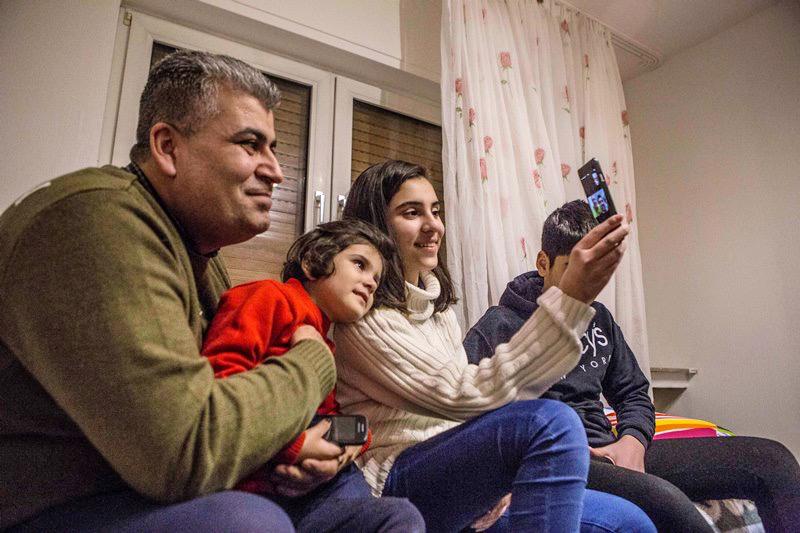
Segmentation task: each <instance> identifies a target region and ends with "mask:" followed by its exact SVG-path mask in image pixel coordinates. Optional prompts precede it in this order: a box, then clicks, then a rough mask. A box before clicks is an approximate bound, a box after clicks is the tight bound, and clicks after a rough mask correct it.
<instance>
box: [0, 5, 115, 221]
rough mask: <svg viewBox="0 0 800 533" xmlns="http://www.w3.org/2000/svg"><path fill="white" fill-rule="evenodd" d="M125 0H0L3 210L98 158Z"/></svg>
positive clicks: (0, 198) (0, 188)
mask: <svg viewBox="0 0 800 533" xmlns="http://www.w3.org/2000/svg"><path fill="white" fill-rule="evenodd" d="M118 14H119V1H118V0H117V1H113V0H36V1H35V2H28V1H3V2H0V79H2V93H1V94H2V98H0V117H2V123H1V124H0V212H2V211H3V210H5V208H6V207H7V206H8V205H10V204H11V202H13V201H14V200H15V199H16V198H17V197H19V196H20V195H22V194H23V193H25V192H27V191H28V190H29V189H31V188H32V187H33V186H34V185H36V184H38V183H41V182H43V181H46V180H48V179H50V178H52V177H54V176H58V175H60V174H64V173H66V172H69V171H71V170H76V169H79V168H82V167H86V166H92V165H96V164H97V162H98V149H99V145H100V133H101V129H102V125H103V113H104V110H105V105H106V94H107V91H108V82H109V76H110V74H111V56H112V52H113V48H114V34H115V31H116V23H117V16H118Z"/></svg>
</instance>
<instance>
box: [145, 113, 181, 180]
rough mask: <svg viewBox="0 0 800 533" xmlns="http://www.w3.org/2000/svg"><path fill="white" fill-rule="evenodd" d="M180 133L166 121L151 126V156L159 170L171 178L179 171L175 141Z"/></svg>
mask: <svg viewBox="0 0 800 533" xmlns="http://www.w3.org/2000/svg"><path fill="white" fill-rule="evenodd" d="M178 135H179V133H178V132H177V131H176V130H175V128H173V127H172V126H170V125H169V124H167V123H165V122H159V123H157V124H155V125H154V126H153V127H152V128H150V157H151V158H152V159H153V163H155V165H156V166H157V167H158V170H159V171H160V172H161V173H162V174H164V175H165V176H169V177H170V178H172V177H175V175H176V174H177V173H178V170H177V166H176V165H175V143H176V140H177V139H176V137H177V136H178Z"/></svg>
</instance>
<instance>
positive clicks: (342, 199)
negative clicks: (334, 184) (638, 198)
mask: <svg viewBox="0 0 800 533" xmlns="http://www.w3.org/2000/svg"><path fill="white" fill-rule="evenodd" d="M346 205H347V195H346V194H340V195H339V196H337V197H336V206H337V208H336V220H342V215H343V214H344V206H346Z"/></svg>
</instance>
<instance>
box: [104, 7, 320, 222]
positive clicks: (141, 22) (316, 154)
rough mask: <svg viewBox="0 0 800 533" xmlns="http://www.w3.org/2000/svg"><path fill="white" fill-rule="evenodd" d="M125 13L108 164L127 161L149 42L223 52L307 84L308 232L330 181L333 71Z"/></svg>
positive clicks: (131, 144)
mask: <svg viewBox="0 0 800 533" xmlns="http://www.w3.org/2000/svg"><path fill="white" fill-rule="evenodd" d="M126 12H127V13H130V14H131V17H130V29H129V34H128V43H127V47H126V49H125V53H124V56H122V61H124V67H123V69H122V81H121V84H120V90H119V104H118V111H117V114H116V125H115V127H114V133H113V141H112V143H111V144H112V149H111V154H110V161H111V164H113V165H117V166H123V165H126V164H127V163H128V162H129V158H128V152H129V151H130V148H131V146H133V144H134V143H135V140H136V124H137V122H138V115H139V98H140V96H141V93H142V91H143V90H144V86H145V83H146V82H147V75H148V73H149V70H150V57H151V52H152V48H153V43H154V42H160V43H164V44H166V45H169V46H175V47H179V48H187V49H193V50H204V51H208V52H213V53H220V54H227V55H230V56H232V57H236V58H238V59H241V60H242V61H245V62H246V63H249V64H250V65H252V66H254V67H255V68H257V69H259V70H261V71H263V72H265V73H266V74H267V75H270V74H272V75H275V76H278V77H281V78H284V79H287V80H290V81H293V82H296V83H301V84H304V85H307V86H309V87H310V88H311V106H310V109H309V136H308V155H307V175H306V183H305V187H306V191H305V198H304V200H305V205H304V208H305V209H304V213H305V214H304V218H303V229H304V231H308V230H309V229H311V228H313V227H314V225H315V223H317V222H318V220H317V219H316V216H317V210H315V209H312V208H310V207H311V206H314V205H315V191H327V190H329V188H330V183H331V168H332V161H331V157H332V156H331V146H332V145H333V117H334V105H333V103H334V94H335V77H334V75H333V73H332V72H329V71H325V70H322V69H319V68H315V67H312V66H310V65H306V64H304V63H300V62H298V61H294V60H292V59H288V58H285V57H282V56H278V55H275V54H272V53H269V52H266V51H264V50H260V49H257V48H253V47H250V46H247V45H244V44H241V43H238V42H234V41H231V40H228V39H224V38H222V37H218V36H216V35H212V34H209V33H205V32H202V31H199V30H195V29H192V28H187V27H185V26H181V25H179V24H176V23H173V22H169V21H166V20H163V19H159V18H156V17H152V16H150V15H146V14H144V13H140V12H137V11H134V10H126ZM121 55H122V54H121ZM278 142H279V143H280V139H278Z"/></svg>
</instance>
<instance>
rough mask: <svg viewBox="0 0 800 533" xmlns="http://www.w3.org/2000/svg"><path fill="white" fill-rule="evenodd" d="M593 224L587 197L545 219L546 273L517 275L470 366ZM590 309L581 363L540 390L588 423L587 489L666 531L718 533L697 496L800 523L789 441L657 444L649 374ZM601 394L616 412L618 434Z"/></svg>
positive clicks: (530, 307) (489, 317) (773, 520)
mask: <svg viewBox="0 0 800 533" xmlns="http://www.w3.org/2000/svg"><path fill="white" fill-rule="evenodd" d="M595 225H596V221H595V220H594V218H593V217H592V213H591V211H590V209H589V206H588V205H587V204H586V203H585V202H583V201H581V200H575V201H573V202H569V203H567V204H565V205H564V206H562V207H560V208H559V209H556V210H555V211H554V212H553V213H551V214H550V216H548V217H547V219H546V220H545V222H544V227H543V230H542V250H541V251H540V252H539V253H538V255H537V257H536V267H537V269H538V271H532V272H527V273H525V274H522V275H520V276H517V277H516V278H515V279H514V280H512V281H511V282H510V283H509V284H508V287H507V288H506V290H505V292H504V293H503V295H502V296H501V298H500V304H499V305H497V306H494V307H491V308H490V309H489V310H488V311H487V312H486V314H485V315H484V316H483V317H481V319H480V320H479V321H478V323H477V324H475V326H474V327H473V328H472V329H470V330H469V332H467V336H466V338H465V339H464V348H465V349H466V352H467V356H468V358H469V362H470V363H474V364H477V363H478V362H479V361H480V360H481V359H483V358H484V357H491V356H492V355H493V354H494V350H495V348H496V347H497V345H498V344H502V343H505V342H508V340H509V339H510V338H511V337H512V336H513V335H514V333H516V332H517V330H518V329H519V328H520V327H521V326H522V324H523V323H524V322H525V321H526V320H527V319H528V318H529V317H530V316H531V315H532V314H533V312H534V311H535V310H536V308H537V307H538V304H537V303H536V300H537V298H539V296H540V295H541V294H542V293H543V292H544V291H546V290H547V289H549V288H550V287H553V286H556V287H557V286H558V284H559V282H560V281H561V276H562V275H563V274H564V271H565V270H566V267H567V264H568V261H569V256H570V253H571V252H572V248H573V247H574V246H575V244H576V243H577V242H578V241H579V240H580V239H581V238H582V237H583V236H584V235H585V234H586V233H588V232H589V230H591V229H592V227H594V226H595ZM592 307H593V308H594V309H595V316H594V319H593V320H592V322H591V323H590V325H589V328H588V329H587V330H586V332H585V333H584V334H583V336H582V337H581V344H582V354H581V360H580V362H579V363H578V366H576V367H575V368H574V369H573V370H572V371H571V372H570V373H568V374H567V375H565V376H564V377H563V378H562V379H561V381H559V382H558V383H556V384H555V385H553V386H552V387H551V388H550V390H548V391H547V392H546V393H545V394H544V395H542V398H549V399H552V400H559V401H562V402H565V403H567V404H569V405H570V406H571V407H572V408H573V409H575V411H576V412H577V413H578V415H579V416H580V417H581V420H582V421H583V425H584V427H585V428H586V435H587V437H588V440H589V451H590V453H591V455H592V462H591V465H590V467H589V481H588V488H590V489H595V490H600V491H603V492H608V493H611V494H615V495H617V496H621V497H623V498H626V499H628V500H630V501H632V502H633V503H635V504H637V505H638V506H639V507H641V508H642V509H643V510H644V511H645V512H646V513H647V514H648V516H649V517H650V519H651V520H653V522H654V523H655V525H656V527H657V528H658V530H659V531H712V529H711V528H710V526H709V525H708V524H707V523H706V521H705V519H704V518H703V517H702V515H701V514H700V513H699V512H698V511H697V509H696V508H695V507H694V505H693V504H692V501H691V500H690V499H689V498H691V499H693V500H704V499H718V498H744V499H751V500H755V502H756V505H757V507H758V509H759V513H760V514H761V517H762V519H763V520H764V523H765V525H767V530H768V531H770V530H773V529H774V530H778V531H781V530H783V529H781V528H782V527H783V526H785V525H787V524H790V523H794V522H795V521H796V520H797V517H798V512H797V510H796V507H795V506H796V504H797V503H800V501H798V498H797V497H796V496H793V494H794V493H796V491H797V487H798V486H800V485H798V483H799V482H798V479H799V478H798V471H799V469H798V465H797V461H796V460H794V458H793V456H792V455H791V452H789V451H788V450H786V448H785V447H783V446H782V445H781V444H779V443H777V442H774V441H770V440H767V439H759V438H754V437H730V438H700V439H698V438H695V439H674V440H659V441H656V442H655V443H652V446H651V441H652V439H653V433H654V431H655V410H654V407H653V403H652V402H651V400H650V397H649V395H648V392H647V391H648V387H649V383H648V381H647V378H646V377H645V376H644V374H643V373H642V371H641V369H640V368H639V365H638V363H637V362H636V358H635V357H634V354H633V352H632V351H631V349H630V348H629V347H628V344H627V343H626V342H625V338H624V336H623V335H622V331H621V330H620V328H619V326H618V325H617V323H616V322H615V321H614V317H613V316H612V315H611V313H610V312H609V310H608V309H607V308H606V307H605V306H604V305H603V304H601V303H599V302H593V303H592ZM600 394H603V396H605V398H606V400H608V403H609V404H610V405H611V406H612V407H613V408H614V410H615V411H616V412H617V434H616V435H614V433H612V431H611V424H610V422H609V421H608V419H607V418H606V416H605V414H604V413H603V404H602V402H601V401H600ZM646 452H647V453H646ZM765 455H768V456H769V458H766V457H764V456H765ZM645 471H647V473H645ZM776 477H777V478H779V479H776ZM767 485H769V486H767ZM687 495H688V496H687ZM793 507H795V508H794V509H793Z"/></svg>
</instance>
